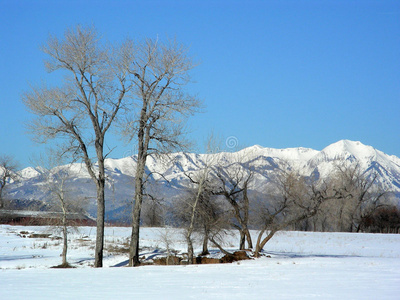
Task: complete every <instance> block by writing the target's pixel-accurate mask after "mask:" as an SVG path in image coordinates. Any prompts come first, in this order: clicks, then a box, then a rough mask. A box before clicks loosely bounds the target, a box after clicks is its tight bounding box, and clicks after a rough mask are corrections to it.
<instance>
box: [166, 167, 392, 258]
mask: <svg viewBox="0 0 400 300" xmlns="http://www.w3.org/2000/svg"><path fill="white" fill-rule="evenodd" d="M187 176H188V178H189V179H190V181H191V183H192V187H191V188H190V189H189V192H188V193H187V195H186V196H185V197H183V198H182V199H181V200H180V201H177V202H176V203H175V205H174V208H173V209H174V211H175V215H176V217H177V219H178V220H180V224H179V225H180V226H182V227H184V228H186V240H187V243H188V254H189V255H188V256H189V263H191V262H192V261H193V241H192V238H191V237H192V234H193V233H194V232H195V233H196V234H197V235H198V236H200V237H201V238H202V240H203V254H206V253H208V249H207V242H208V241H209V242H211V243H212V244H213V246H215V247H218V248H219V249H220V250H221V251H222V252H223V253H225V254H228V255H229V252H228V251H226V250H225V249H224V246H223V240H224V236H225V235H226V234H227V232H228V229H231V228H234V229H237V230H238V231H239V236H240V239H239V243H238V245H239V249H241V250H244V249H252V250H253V252H254V255H255V256H258V255H260V253H261V251H262V250H263V248H264V246H265V245H266V243H267V242H268V241H269V240H270V239H271V238H272V237H273V236H274V235H275V234H276V233H277V232H278V231H280V230H287V229H296V230H314V231H328V230H329V231H350V232H351V231H360V230H361V229H362V226H363V224H365V221H366V220H367V218H369V219H368V220H370V219H371V216H374V215H376V212H377V211H378V210H379V209H381V208H383V207H387V201H386V199H385V196H386V195H387V193H385V192H383V191H380V190H377V189H376V188H375V187H374V182H375V179H376V176H372V177H366V176H365V175H364V174H362V172H361V170H360V167H359V166H358V165H357V164H355V165H345V164H343V165H338V166H337V167H336V170H335V172H333V173H332V175H331V176H330V178H329V179H325V180H322V179H317V178H313V177H309V176H304V175H301V172H299V171H298V170H293V169H291V168H289V167H287V165H286V164H281V165H280V166H279V168H278V169H277V171H276V172H275V176H274V178H272V179H271V180H270V182H273V184H270V185H269V187H268V190H265V191H264V193H263V194H261V195H260V194H256V193H255V192H254V191H250V189H251V188H250V187H251V184H252V179H253V178H254V176H255V175H254V172H253V171H252V168H251V167H250V168H249V167H248V166H247V168H244V167H243V166H242V165H241V163H240V161H238V162H236V163H234V164H232V165H229V166H223V165H221V164H214V165H206V167H205V168H204V169H203V170H201V171H200V172H197V173H196V175H193V174H187ZM196 176H197V177H196ZM270 182H269V183H270ZM266 185H268V182H266ZM392 215H393V213H392ZM249 228H253V229H258V234H257V237H256V240H255V241H254V242H253V241H252V236H251V235H250V231H249ZM246 242H247V244H246Z"/></svg>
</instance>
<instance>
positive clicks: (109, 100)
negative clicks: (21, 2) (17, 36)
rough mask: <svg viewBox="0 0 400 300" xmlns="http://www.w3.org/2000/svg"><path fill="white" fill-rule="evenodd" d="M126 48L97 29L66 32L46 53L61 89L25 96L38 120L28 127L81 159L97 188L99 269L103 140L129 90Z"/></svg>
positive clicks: (98, 264)
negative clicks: (114, 44)
mask: <svg viewBox="0 0 400 300" xmlns="http://www.w3.org/2000/svg"><path fill="white" fill-rule="evenodd" d="M126 47H127V45H126V44H122V45H121V46H118V47H111V46H105V45H104V44H103V43H102V42H101V38H100V37H99V35H98V34H97V32H96V30H95V29H94V28H93V27H82V26H77V27H75V28H73V29H68V30H66V31H65V34H64V37H63V38H62V39H59V38H57V37H53V36H50V37H49V39H48V41H47V43H46V44H45V45H44V46H43V48H42V50H43V52H44V53H46V54H47V55H48V56H49V59H48V61H46V68H47V70H48V71H49V72H53V71H56V70H61V71H63V74H64V75H66V77H64V78H65V79H64V81H63V85H61V86H58V87H47V86H45V85H43V86H38V87H32V88H31V91H29V92H26V93H25V94H24V95H23V101H24V103H25V105H26V106H27V107H28V109H29V110H30V111H31V112H32V113H33V114H35V115H36V116H37V118H36V119H34V120H33V121H32V122H31V126H30V129H31V133H32V134H33V136H34V137H35V140H36V141H38V142H41V143H46V142H48V141H49V140H51V139H57V138H59V139H62V140H63V141H64V146H65V149H64V153H69V154H71V155H73V156H74V157H75V158H76V159H78V158H79V159H81V160H83V162H84V163H85V165H86V168H87V171H88V173H89V175H90V177H91V178H92V180H93V182H94V183H95V185H96V189H97V236H96V249H95V267H102V265H103V247H104V216H105V195H104V188H105V167H104V160H105V158H106V156H107V154H108V153H107V154H106V153H105V151H104V150H105V149H104V147H105V137H106V133H107V132H108V131H109V129H110V128H111V125H112V124H113V123H114V121H115V120H116V118H117V114H118V112H119V111H120V110H121V108H122V107H123V101H124V99H125V98H126V96H127V93H128V91H129V81H128V79H129V78H128V77H129V74H128V72H127V70H126V68H125V66H126V65H128V63H127V62H126V60H125V59H126V57H125V56H124V55H123V53H124V49H125V48H126ZM92 154H94V155H95V157H96V160H97V164H96V165H95V164H94V163H93V162H92V159H91V155H92Z"/></svg>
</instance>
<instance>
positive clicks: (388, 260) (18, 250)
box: [0, 225, 400, 299]
mask: <svg viewBox="0 0 400 300" xmlns="http://www.w3.org/2000/svg"><path fill="white" fill-rule="evenodd" d="M45 232H47V228H46V227H22V226H8V225H1V226H0V299H133V298H134V299H313V298H314V299H400V235H380V234H350V233H306V232H280V233H278V234H277V235H276V236H275V237H274V238H273V239H272V240H271V241H270V242H269V243H268V244H267V245H266V247H265V252H266V254H268V255H269V256H270V257H262V258H260V259H256V260H246V261H240V262H236V263H233V264H215V265H191V266H143V267H138V268H127V267H116V266H124V265H125V262H126V260H127V254H126V253H123V252H122V251H119V250H118V248H119V247H120V245H123V244H126V242H127V237H128V236H129V235H130V230H129V228H119V227H109V228H106V246H105V248H106V249H107V251H106V252H105V259H104V265H105V267H104V268H102V269H95V268H91V267H89V266H90V265H91V264H92V263H93V253H94V250H93V249H94V239H95V229H94V228H91V227H81V228H80V229H79V232H78V233H73V234H71V235H70V237H71V241H70V246H69V255H68V260H69V262H70V263H71V264H73V265H74V266H76V267H77V268H75V269H50V267H51V266H55V265H58V264H60V263H61V257H60V253H61V244H60V240H56V239H51V238H29V237H28V236H29V235H31V234H32V233H45ZM24 236H25V237H24ZM165 237H167V238H168V239H169V240H172V248H174V249H175V250H180V251H184V250H185V243H184V242H183V238H182V235H181V232H180V231H179V230H173V229H170V230H166V229H157V228H143V229H141V238H142V240H141V247H142V255H143V256H145V257H146V258H147V259H151V258H152V257H153V256H156V255H159V254H160V253H162V251H163V249H165V242H163V240H165ZM255 237H256V232H254V238H255ZM237 242H238V239H237V236H231V237H229V238H228V239H227V241H226V247H227V248H228V249H231V250H234V249H235V247H237ZM198 247H200V245H198ZM198 250H199V249H198Z"/></svg>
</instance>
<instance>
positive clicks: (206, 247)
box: [201, 228, 210, 255]
mask: <svg viewBox="0 0 400 300" xmlns="http://www.w3.org/2000/svg"><path fill="white" fill-rule="evenodd" d="M207 254H210V252H209V251H208V230H207V228H205V229H204V237H203V251H202V252H201V255H207Z"/></svg>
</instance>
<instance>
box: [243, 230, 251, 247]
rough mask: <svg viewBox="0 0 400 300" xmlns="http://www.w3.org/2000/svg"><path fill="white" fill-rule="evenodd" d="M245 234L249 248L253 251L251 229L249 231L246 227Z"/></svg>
mask: <svg viewBox="0 0 400 300" xmlns="http://www.w3.org/2000/svg"><path fill="white" fill-rule="evenodd" d="M244 233H245V235H246V240H247V248H249V249H253V241H252V240H251V235H250V231H249V229H248V228H247V227H246V229H245V231H244Z"/></svg>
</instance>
